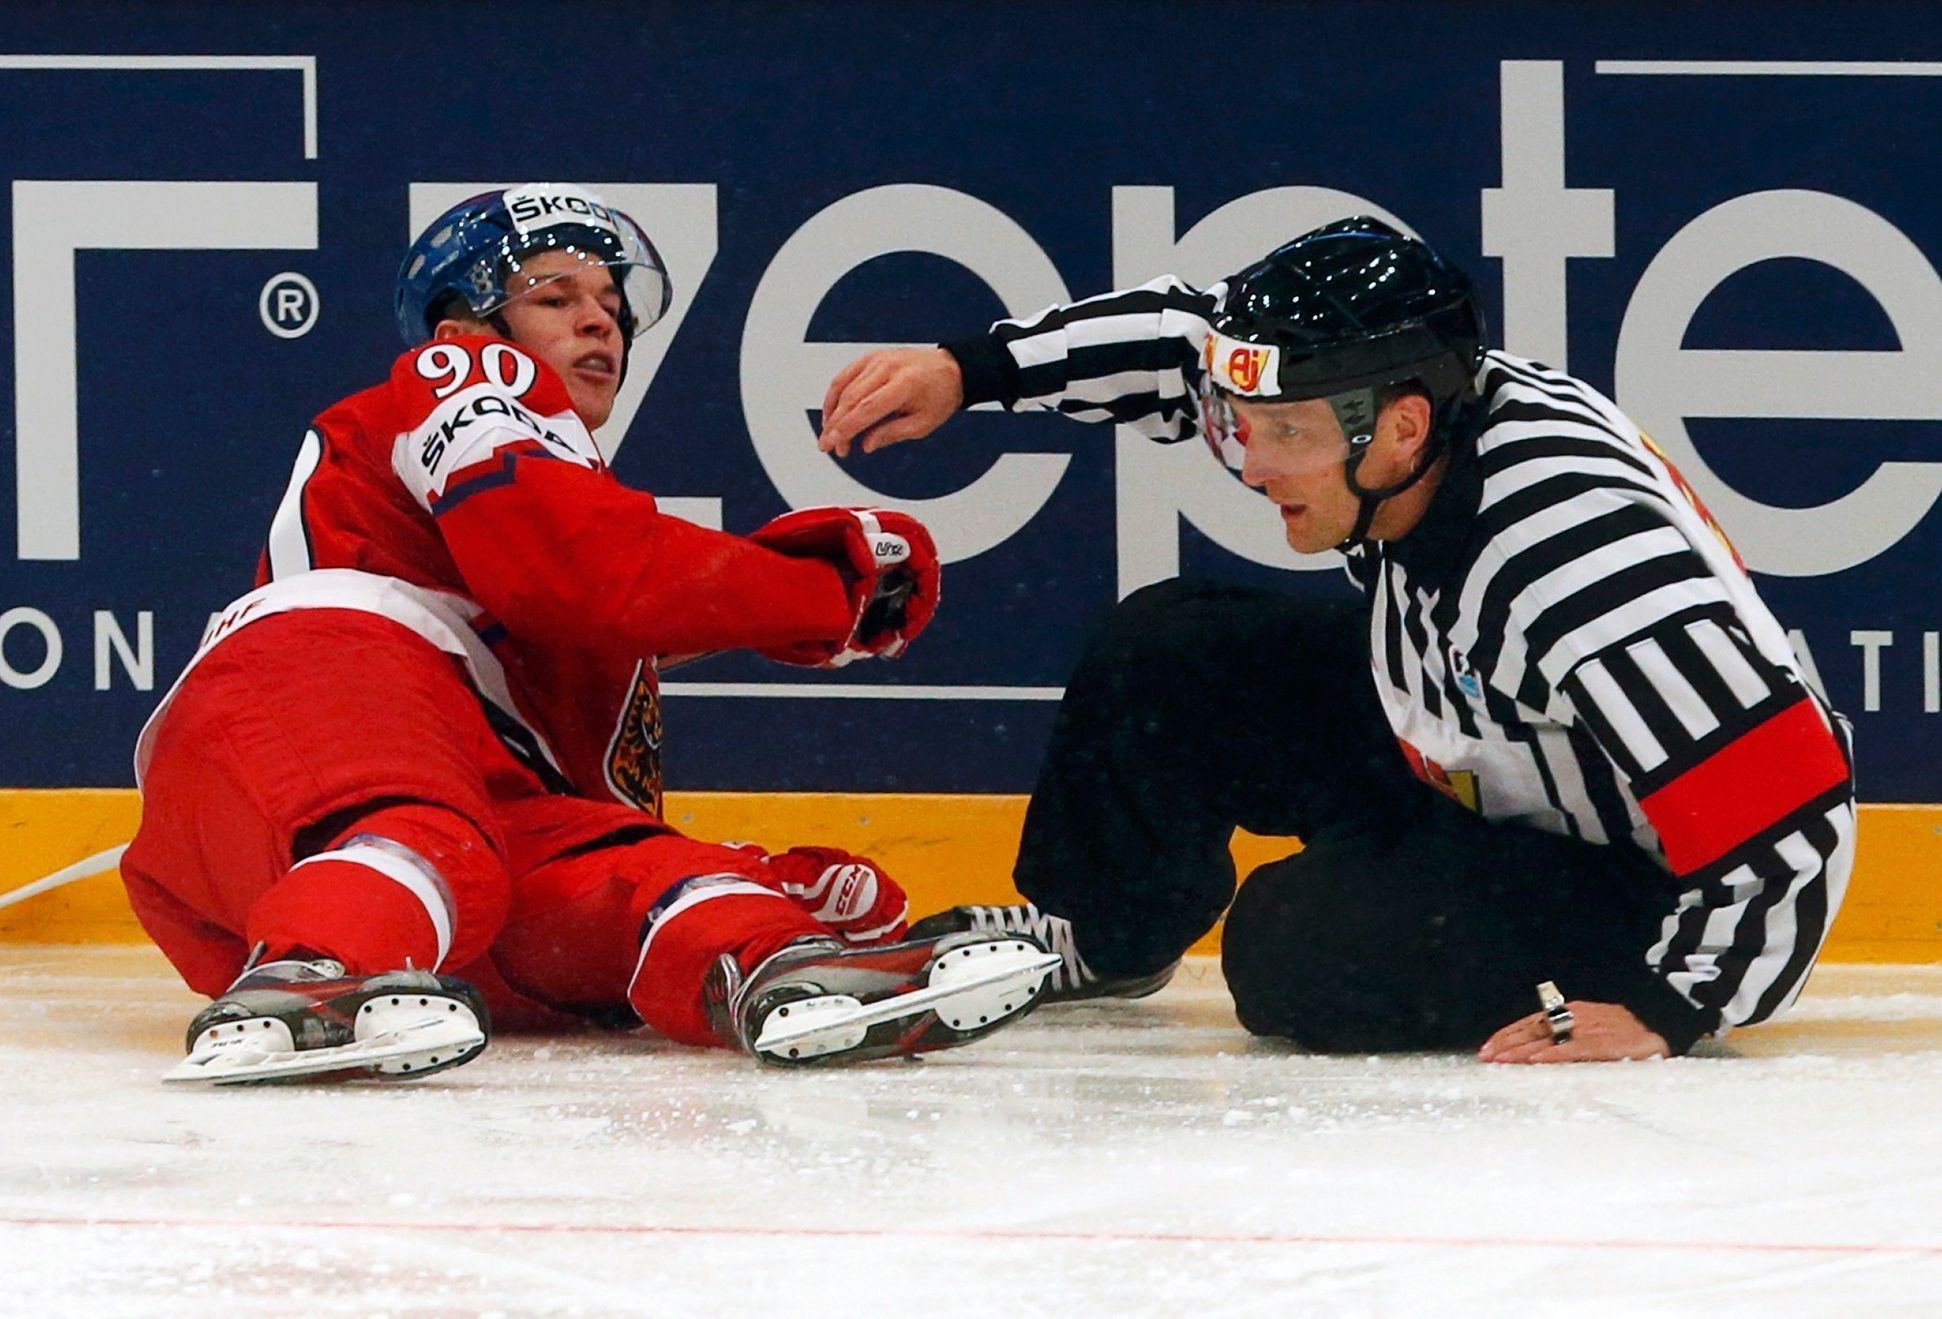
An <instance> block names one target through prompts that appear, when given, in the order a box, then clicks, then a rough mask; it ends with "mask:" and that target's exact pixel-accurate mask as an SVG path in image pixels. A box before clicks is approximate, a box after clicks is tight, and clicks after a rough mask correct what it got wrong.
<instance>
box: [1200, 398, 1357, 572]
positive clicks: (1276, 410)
mask: <svg viewBox="0 0 1942 1319" xmlns="http://www.w3.org/2000/svg"><path fill="white" fill-rule="evenodd" d="M1231 406H1232V407H1233V409H1234V420H1235V423H1236V424H1235V430H1236V433H1237V436H1238V438H1239V439H1240V441H1241V446H1242V449H1243V452H1244V453H1245V455H1246V456H1245V458H1244V459H1243V462H1242V466H1241V479H1242V480H1243V481H1245V482H1247V483H1248V484H1249V485H1251V486H1253V487H1254V488H1255V489H1257V490H1260V491H1262V492H1263V493H1265V494H1266V495H1267V496H1268V498H1270V499H1272V500H1273V501H1274V502H1275V505H1276V506H1277V507H1278V508H1279V509H1280V511H1281V525H1282V528H1283V530H1284V531H1285V532H1286V534H1287V537H1288V544H1289V545H1291V546H1292V547H1293V548H1294V549H1295V550H1297V551H1298V552H1300V553H1302V554H1317V553H1320V552H1321V551H1322V550H1329V549H1334V548H1335V547H1336V546H1337V545H1339V544H1341V543H1342V541H1343V540H1345V539H1347V537H1348V535H1349V533H1350V532H1352V531H1354V530H1355V517H1356V513H1357V512H1358V511H1359V510H1360V508H1361V501H1359V500H1358V499H1357V498H1356V497H1355V495H1354V493H1353V492H1352V491H1350V489H1349V486H1348V482H1347V481H1345V480H1343V478H1342V464H1343V462H1344V461H1345V460H1347V458H1348V456H1349V441H1348V437H1347V436H1346V435H1344V434H1343V433H1342V425H1341V423H1340V422H1338V421H1336V419H1335V410H1334V409H1333V408H1331V407H1329V406H1328V401H1327V400H1326V399H1319V398H1314V399H1303V400H1301V401H1300V402H1296V403H1263V402H1259V401H1256V400H1253V399H1243V398H1237V399H1234V400H1232V403H1231Z"/></svg>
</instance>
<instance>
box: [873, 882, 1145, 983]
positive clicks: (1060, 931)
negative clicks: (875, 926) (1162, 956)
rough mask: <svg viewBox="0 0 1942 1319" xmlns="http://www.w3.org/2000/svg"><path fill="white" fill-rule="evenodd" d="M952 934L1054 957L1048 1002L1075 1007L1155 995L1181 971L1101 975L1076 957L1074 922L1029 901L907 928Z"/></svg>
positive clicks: (973, 909)
mask: <svg viewBox="0 0 1942 1319" xmlns="http://www.w3.org/2000/svg"><path fill="white" fill-rule="evenodd" d="M951 933H970V934H983V935H1003V934H1012V935H1020V936H1022V937H1025V938H1028V939H1032V940H1035V941H1037V942H1038V943H1041V944H1043V945H1044V946H1045V947H1046V948H1048V949H1050V950H1051V951H1053V952H1055V953H1057V954H1058V955H1059V964H1058V965H1057V966H1056V967H1054V968H1053V969H1052V976H1051V981H1050V983H1049V984H1047V986H1046V988H1045V1002H1047V1003H1077V1002H1079V1001H1080V1000H1082V999H1088V998H1145V997H1146V996H1147V995H1148V994H1152V993H1157V992H1158V991H1159V990H1160V989H1161V988H1163V987H1164V986H1165V985H1166V983H1167V981H1169V980H1171V979H1173V973H1174V972H1175V971H1178V970H1179V969H1180V963H1178V962H1174V963H1172V964H1171V965H1168V966H1163V967H1161V968H1160V969H1159V970H1158V971H1155V972H1153V973H1152V974H1150V975H1143V976H1102V975H1100V974H1099V973H1098V972H1096V971H1094V970H1093V969H1092V968H1091V967H1089V966H1087V965H1086V959H1085V958H1083V957H1081V956H1079V946H1078V944H1076V943H1074V942H1073V939H1072V922H1071V921H1069V920H1067V919H1066V918H1065V917H1063V916H1054V915H1052V914H1051V913H1050V912H1046V911H1040V910H1039V909H1038V907H1037V906H1036V905H1035V904H1033V903H1029V902H1027V903H1021V904H1020V905H1018V906H1015V907H985V906H967V907H949V908H946V909H945V910H943V911H940V912H938V913H937V914H936V915H935V916H926V917H925V918H924V919H923V920H921V921H918V922H917V923H916V924H915V925H913V926H911V927H910V937H911V938H913V939H923V938H935V937H936V936H938V935H940V934H951Z"/></svg>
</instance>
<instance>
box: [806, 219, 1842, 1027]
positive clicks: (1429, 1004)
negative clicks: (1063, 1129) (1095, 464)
mask: <svg viewBox="0 0 1942 1319" xmlns="http://www.w3.org/2000/svg"><path fill="white" fill-rule="evenodd" d="M1484 344H1485V331H1484V324H1483V318H1482V314H1481V312H1480V310H1479V308H1478V303H1477V295H1476V292H1475V289H1474V287H1473V286H1472V284H1471V282H1470V280H1469V279H1468V278H1467V277H1466V276H1465V275H1464V274H1463V273H1462V272H1461V271H1459V270H1457V269H1456V268H1455V267H1454V266H1452V265H1450V264H1449V263H1448V262H1446V261H1444V260H1443V259H1442V258H1441V257H1439V256H1438V255H1437V254H1436V253H1435V252H1433V251H1431V250H1430V249H1429V248H1428V247H1427V246H1425V245H1424V244H1423V243H1421V242H1419V241H1417V240H1415V239H1413V238H1409V237H1406V236H1404V235H1402V234H1400V233H1398V232H1396V231H1395V230H1394V229H1391V228H1390V227H1388V226H1387V225H1384V224H1382V223H1381V222H1379V221H1376V220H1372V219H1368V218H1357V219H1351V220H1343V221H1338V222H1337V223H1334V224H1331V225H1327V226H1325V227H1323V228H1321V229H1318V230H1315V231H1314V232H1312V233H1309V234H1305V235H1303V236H1302V237H1300V238H1297V239H1295V240H1294V241H1292V242H1290V243H1288V244H1286V245H1285V246H1283V247H1281V248H1279V249H1277V250H1276V251H1274V252H1272V253H1270V254H1269V255H1268V256H1267V257H1265V258H1263V259H1262V260H1261V261H1259V262H1257V263H1255V264H1254V265H1251V266H1249V267H1248V268H1247V269H1245V270H1243V271H1241V272H1240V273H1239V274H1237V275H1234V276H1233V277H1232V278H1230V279H1227V280H1224V281H1222V282H1221V283H1218V284H1216V285H1214V286H1213V287H1211V288H1209V289H1205V290H1197V289H1194V288H1191V287H1189V286H1187V285H1186V284H1184V283H1182V282H1181V281H1180V280H1178V279H1175V278H1173V277H1170V276H1169V277H1164V278H1161V279H1157V280H1154V281H1153V282H1151V283H1149V284H1146V285H1143V286H1141V287H1140V288H1137V289H1130V290H1127V291H1124V292H1118V293H1110V294H1106V295H1104V296H1101V297H1097V298H1092V299H1088V300H1085V301H1082V302H1079V303H1076V304H1074V305H1072V306H1067V307H1054V308H1051V309H1049V310H1048V311H1046V312H1043V313H1041V314H1040V315H1038V316H1036V317H1033V318H1030V319H1028V320H1021V321H1001V322H999V323H998V324H996V325H994V326H993V327H992V328H991V329H990V331H989V332H988V333H986V334H983V335H979V336H974V337H972V338H969V339H966V340H963V341H961V342H955V343H951V344H947V345H945V346H944V347H943V348H942V349H924V350H918V349H903V350H891V351H886V352H879V353H873V354H871V355H869V356H867V357H864V358H862V359H861V360H859V361H858V362H856V363H853V364H852V365H851V366H850V367H849V368H847V369H846V370H845V371H844V372H843V373H842V374H841V375H839V376H838V377H837V379H836V380H835V382H834V383H833V384H832V385H831V387H830V394H829V398H828V400H827V402H826V405H825V410H824V429H823V435H822V445H823V447H824V449H825V450H827V451H830V452H833V453H836V454H839V455H847V454H848V453H849V452H850V451H851V448H852V446H853V445H856V444H858V443H859V442H860V445H861V447H862V448H863V449H864V450H865V451H870V450H874V449H877V448H881V447H883V446H884V445H886V444H891V443H896V442H898V441H901V440H907V439H913V438H916V437H918V436H921V435H924V434H927V433H929V432H930V431H931V430H932V429H934V428H935V427H936V426H937V425H939V424H940V423H941V422H943V421H944V420H945V419H946V418H947V417H949V416H950V415H951V413H953V412H954V411H956V410H957V409H958V408H961V407H965V406H968V405H970V404H974V403H979V402H984V401H990V400H995V401H997V402H1000V403H1002V404H1003V405H1005V406H1006V407H1008V408H1010V409H1012V410H1014V411H1029V410H1041V409H1050V410H1056V411H1059V412H1062V413H1064V414H1066V415H1067V416H1070V417H1074V418H1076V419H1079V420H1091V421H1114V422H1120V423H1125V424H1130V425H1133V426H1135V427H1137V428H1138V429H1140V430H1141V431H1142V432H1144V433H1146V434H1147V435H1149V436H1151V437H1152V438H1154V439H1156V440H1161V441H1178V440H1183V439H1187V438H1190V437H1193V436H1195V435H1200V436H1201V437H1203V438H1204V439H1205V440H1206V441H1207V442H1208V443H1209V444H1210V445H1211V446H1212V447H1213V448H1214V449H1215V451H1216V452H1217V453H1219V454H1220V455H1221V456H1222V457H1223V458H1224V459H1226V461H1227V462H1228V463H1229V465H1230V466H1233V467H1236V468H1238V469H1239V470H1240V473H1241V477H1242V479H1243V480H1244V481H1246V482H1247V484H1248V485H1250V486H1253V487H1255V488H1256V489H1259V490H1261V491H1263V492H1264V493H1265V494H1266V495H1267V497H1268V498H1269V499H1270V500H1271V501H1273V504H1274V506H1275V507H1276V510H1277V512H1278V513H1279V515H1280V517H1281V519H1282V522H1283V525H1284V527H1285V529H1286V532H1287V538H1288V543H1289V544H1290V545H1291V546H1293V547H1294V548H1295V549H1297V550H1300V551H1303V552H1315V551H1320V550H1326V549H1329V548H1339V549H1341V550H1343V551H1344V552H1345V554H1346V556H1347V562H1348V570H1349V575H1350V577H1351V578H1352V579H1353V581H1354V583H1355V585H1356V586H1357V587H1358V588H1359V590H1360V593H1361V596H1362V598H1361V600H1359V601H1358V602H1355V603H1352V604H1349V603H1337V602H1317V601H1307V600H1300V599H1293V598H1289V597H1287V596H1283V595H1280V594H1276V593H1272V592H1266V591H1259V590H1251V589H1244V588H1240V587H1233V586H1222V585H1213V584H1205V583H1195V582H1189V581H1184V580H1182V581H1171V582H1166V583H1162V584H1160V585H1157V586H1153V587H1148V588H1146V589H1144V590H1141V591H1138V592H1136V593H1134V594H1133V595H1132V596H1130V597H1128V598H1127V599H1126V600H1125V601H1123V602H1122V603H1121V604H1120V605H1119V606H1118V607H1117V608H1116V609H1115V610H1114V612H1113V613H1112V614H1111V616H1110V617H1109V618H1108V619H1107V620H1106V622H1105V624H1104V626H1103V627H1102V628H1101V629H1100V631H1099V632H1098V634H1097V635H1096V636H1095V637H1094V638H1093V639H1092V641H1091V642H1090V644H1089V647H1088V649H1087V651H1086V653H1085V655H1084V657H1083V659H1082V660H1081V661H1080V664H1079V666H1078V669H1077V671H1076V672H1075V673H1074V674H1073V676H1072V679H1071V681H1070V683H1069V684H1068V685H1067V688H1066V695H1065V699H1064V701H1063V703H1062V704H1061V705H1060V707H1059V712H1058V716H1057V720H1056V723H1055V726H1054V729H1053V734H1052V741H1051V745H1050V747H1049V749H1048V752H1047V755H1046V759H1045V763H1044V766H1043V768H1042V770H1041V772H1040V776H1039V780H1038V784H1037V786H1036V788H1035V790H1034V792H1033V794H1032V801H1031V807H1030V810H1029V812H1028V814H1027V817H1026V825H1025V835H1024V841H1023V844H1022V846H1021V849H1020V852H1019V857H1018V863H1017V867H1016V871H1015V878H1016V882H1017V885H1018V889H1019V892H1020V893H1021V894H1023V895H1024V896H1025V898H1026V899H1027V902H1026V903H1024V904H1021V905H1018V906H1012V907H960V908H955V909H953V910H952V911H949V912H944V913H940V914H939V915H937V916H935V917H932V918H931V920H930V922H928V923H927V924H926V925H920V927H919V928H920V929H925V930H926V932H927V933H934V932H937V931H938V930H941V929H944V928H951V927H965V928H974V927H975V928H994V927H996V928H1010V929H1017V930H1028V931H1030V932H1032V933H1034V934H1037V935H1038V936H1039V937H1041V938H1042V939H1044V940H1046V941H1047V942H1048V944H1049V945H1051V946H1055V947H1057V948H1058V949H1059V951H1061V952H1063V953H1064V954H1065V957H1066V962H1065V965H1064V966H1062V967H1061V968H1060V970H1059V971H1058V973H1057V974H1056V977H1055V985H1054V988H1053V991H1052V992H1051V993H1048V996H1047V997H1048V1000H1053V1001H1056V1000H1057V999H1060V998H1064V999H1075V998H1088V997H1098V996H1102V995H1119V996H1133V995H1137V994H1141V993H1149V992H1151V991H1152V990H1154V989H1156V988H1158V986H1159V985H1161V984H1163V983H1164V982H1165V980H1166V977H1167V976H1168V975H1169V974H1171V971H1172V968H1173V966H1174V965H1175V964H1176V963H1177V962H1178V960H1179V958H1180V956H1181V954H1182V953H1183V952H1184V951H1185V950H1186V948H1187V947H1188V946H1189V945H1190V944H1192V943H1193V942H1194V940H1196V939H1197V938H1199V937H1200V936H1201V935H1203V934H1205V933H1206V932H1207V931H1208V930H1209V929H1211V928H1212V926H1213V924H1214V922H1215V921H1216V920H1217V919H1218V918H1219V917H1220V915H1221V913H1222V911H1223V910H1225V911H1227V913H1228V915H1227V925H1226V930H1225V935H1224V941H1223V948H1222V970H1223V972H1224V974H1225V975H1226V978H1227V982H1228V985H1229V987H1230V989H1231V990H1232V992H1233V995H1234V1001H1235V1006H1236V1009H1237V1012H1238V1014H1239V1017H1240V1020H1241V1022H1242V1024H1243V1025H1244V1026H1246V1027H1247V1029H1248V1030H1250V1031H1253V1032H1254V1033H1256V1034H1261V1035H1272V1036H1283V1037H1287V1038H1291V1039H1293V1040H1295V1041H1297V1042H1299V1043H1300V1044H1302V1045H1304V1046H1307V1047H1309V1048H1312V1049H1317V1050H1325V1051H1355V1052H1365V1051H1375V1050H1392V1049H1448V1048H1455V1047H1476V1046H1481V1056H1482V1057H1483V1058H1484V1059H1485V1060H1487V1061H1495V1062H1570V1061H1589V1060H1600V1059H1621V1058H1644V1057H1653V1056H1660V1055H1666V1054H1681V1053H1684V1052H1686V1051H1687V1050H1688V1049H1690V1048H1691V1047H1692V1046H1693V1044H1694V1043H1695V1042H1696V1041H1698V1040H1700V1039H1702V1038H1704V1037H1707V1036H1719V1035H1722V1034H1724V1033H1725V1032H1726V1031H1727V1030H1729V1029H1731V1028H1733V1027H1735V1026H1740V1025H1747V1024H1751V1023H1755V1022H1759V1021H1762V1020H1765V1019H1766V1018H1768V1017H1770V1016H1772V1015H1774V1014H1775V1013H1777V1012H1779V1011H1781V1010H1783V1009H1784V1008H1786V1007H1787V1006H1788V1005H1789V1004H1790V1003H1792V1001H1793V1000H1794V998H1795V997H1796V995H1798V993H1799V992H1800V988H1801V986H1802V984H1803V983H1804V982H1805V980H1806V977H1807V973H1808V970H1809V968H1810V967H1811V966H1812V964H1813V961H1814V957H1815V955H1816V953H1817V952H1818V951H1819V948H1820V945H1821V942H1822V940H1823V938H1824V937H1825V935H1826V933H1827V930H1828V926H1829V924H1830V923H1831V922H1832V920H1833V918H1834V914H1835V912H1836V910H1837V909H1838V908H1839V906H1840V901H1841V897H1842V894H1843V891H1844V890H1845V887H1846V884H1847V879H1848V874H1849V870H1850V868H1851V866H1852V863H1853V857H1854V838H1855V812H1854V788H1853V776H1852V771H1851V766H1850V762H1849V757H1848V753H1847V744H1846V738H1845V733H1844V728H1845V725H1844V723H1843V722H1842V721H1841V720H1840V719H1839V717H1838V716H1836V715H1835V714H1834V713H1833V712H1832V711H1831V710H1829V709H1828V708H1827V706H1826V705H1825V704H1824V703H1823V702H1822V701H1821V699H1820V698H1819V697H1818V696H1817V695H1816V694H1815V693H1814V692H1813V691H1811V690H1810V689H1809V688H1808V686H1807V685H1806V684H1805V682H1803V680H1802V677H1801V669H1800V665H1799V662H1798V660H1797V659H1796V657H1795V656H1794V654H1793V652H1792V650H1791V648H1790V646H1789V644H1788V642H1787V639H1786V634H1785V632H1784V630H1783V629H1782V628H1781V627H1780V625H1779V623H1777V622H1776V621H1775V619H1774V617H1773V615H1772V614H1771V613H1769V612H1768V610H1767V608H1766V606H1765V605H1763V604H1762V603H1761V601H1760V599H1759V597H1758V596H1757V595H1756V594H1755V592H1754V589H1753V586H1752V583H1751V582H1750V581H1749V580H1748V576H1747V572H1746V569H1745V566H1744V565H1743V564H1742V563H1741V562H1740V561H1739V559H1738V557H1737V556H1736V555H1735V553H1734V552H1733V549H1732V546H1731V544H1730V543H1729V542H1728V541H1727V539H1726V537H1725V536H1724V535H1723V534H1721V532H1720V531H1719V529H1718V527H1717V526H1716V525H1715V524H1714V523H1713V521H1712V519H1711V518H1710V516H1709V515H1708V514H1707V512H1706V510H1705V508H1704V506H1703V505H1702V504H1701V503H1700V502H1699V501H1698V500H1697V499H1696V498H1695V497H1694V495H1693V493H1692V491H1691V489H1690V487H1688V486H1687V485H1686V484H1685V482H1684V481H1683V480H1682V479H1681V477H1680V475H1679V473H1678V471H1677V470H1676V469H1675V468H1674V467H1673V466H1672V464H1671V463H1670V462H1668V461H1667V460H1666V458H1665V456H1664V455H1663V454H1662V453H1660V452H1659V451H1658V449H1657V448H1656V447H1655V446H1654V445H1653V444H1652V442H1651V440H1650V439H1648V438H1647V437H1646V436H1645V435H1644V434H1642V433H1641V432H1640V430H1639V428H1638V427H1637V426H1636V425H1635V424H1634V423H1633V422H1631V421H1630V420H1629V419H1628V418H1627V417H1626V416H1625V415H1624V414H1623V413H1621V412H1620V411H1619V410H1618V409H1617V407H1615V406H1614V405H1613V404H1612V403H1611V402H1610V401H1609V400H1607V399H1605V398H1604V397H1602V396H1601V395H1599V394H1598V393H1597V392H1596V391H1594V390H1592V389H1591V388H1590V387H1588V386H1587V385H1585V384H1584V383H1582V382H1581V381H1578V380H1575V379H1573V378H1572V377H1570V376H1567V375H1564V374H1562V373H1560V372H1557V371H1553V370H1551V369H1550V368H1548V367H1545V366H1542V365H1540V364H1538V363H1536V362H1532V361H1527V360H1525V359H1523V358H1518V357H1513V356H1511V355H1510V354H1508V353H1502V352H1491V351H1485V347H1484ZM1372 678H1373V680H1372ZM1237 825H1239V826H1242V827H1245V828H1247V829H1249V830H1252V831H1253V832H1255V833H1262V834H1287V835H1294V836H1297V837H1299V838H1300V839H1301V840H1302V841H1303V844H1304V847H1303V850H1302V851H1301V852H1300V853H1298V854H1297V855H1295V856H1293V857H1290V858H1288V859H1286V860H1283V861H1277V862H1274V863H1272V864H1269V865H1265V866H1262V867H1261V868H1260V869H1258V870H1256V871H1255V872H1254V873H1253V874H1251V875H1249V876H1248V877H1247V879H1246V880H1245V881H1244V882H1243V883H1241V884H1240V886H1239V890H1238V892H1237V891H1236V887H1235V876H1234V869H1233V864H1232V861H1231V860H1230V857H1229V853H1228V850H1227V845H1228V841H1229V838H1230V837H1231V835H1232V833H1233V830H1234V828H1235V827H1236V826H1237ZM1534 1009H1535V1010H1534Z"/></svg>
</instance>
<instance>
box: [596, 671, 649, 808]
mask: <svg viewBox="0 0 1942 1319" xmlns="http://www.w3.org/2000/svg"><path fill="white" fill-rule="evenodd" d="M661 733H662V729H661V691H660V687H659V685H658V684H657V683H656V681H655V674H654V671H653V669H651V668H649V667H648V663H647V661H646V660H642V661H641V662H640V663H639V664H637V665H635V666H634V682H633V686H632V689H631V690H630V691H629V692H628V693H627V704H626V706H625V707H624V708H623V709H622V710H621V712H620V722H619V723H618V724H616V725H615V726H614V736H613V740H612V741H611V742H609V743H608V744H607V786H608V787H610V788H612V789H613V791H614V795H615V796H616V797H619V798H620V799H621V800H622V801H624V802H627V803H629V804H631V805H634V806H638V807H640V808H641V809H642V810H644V811H647V812H649V813H650V814H653V815H659V814H660V813H661Z"/></svg>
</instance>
